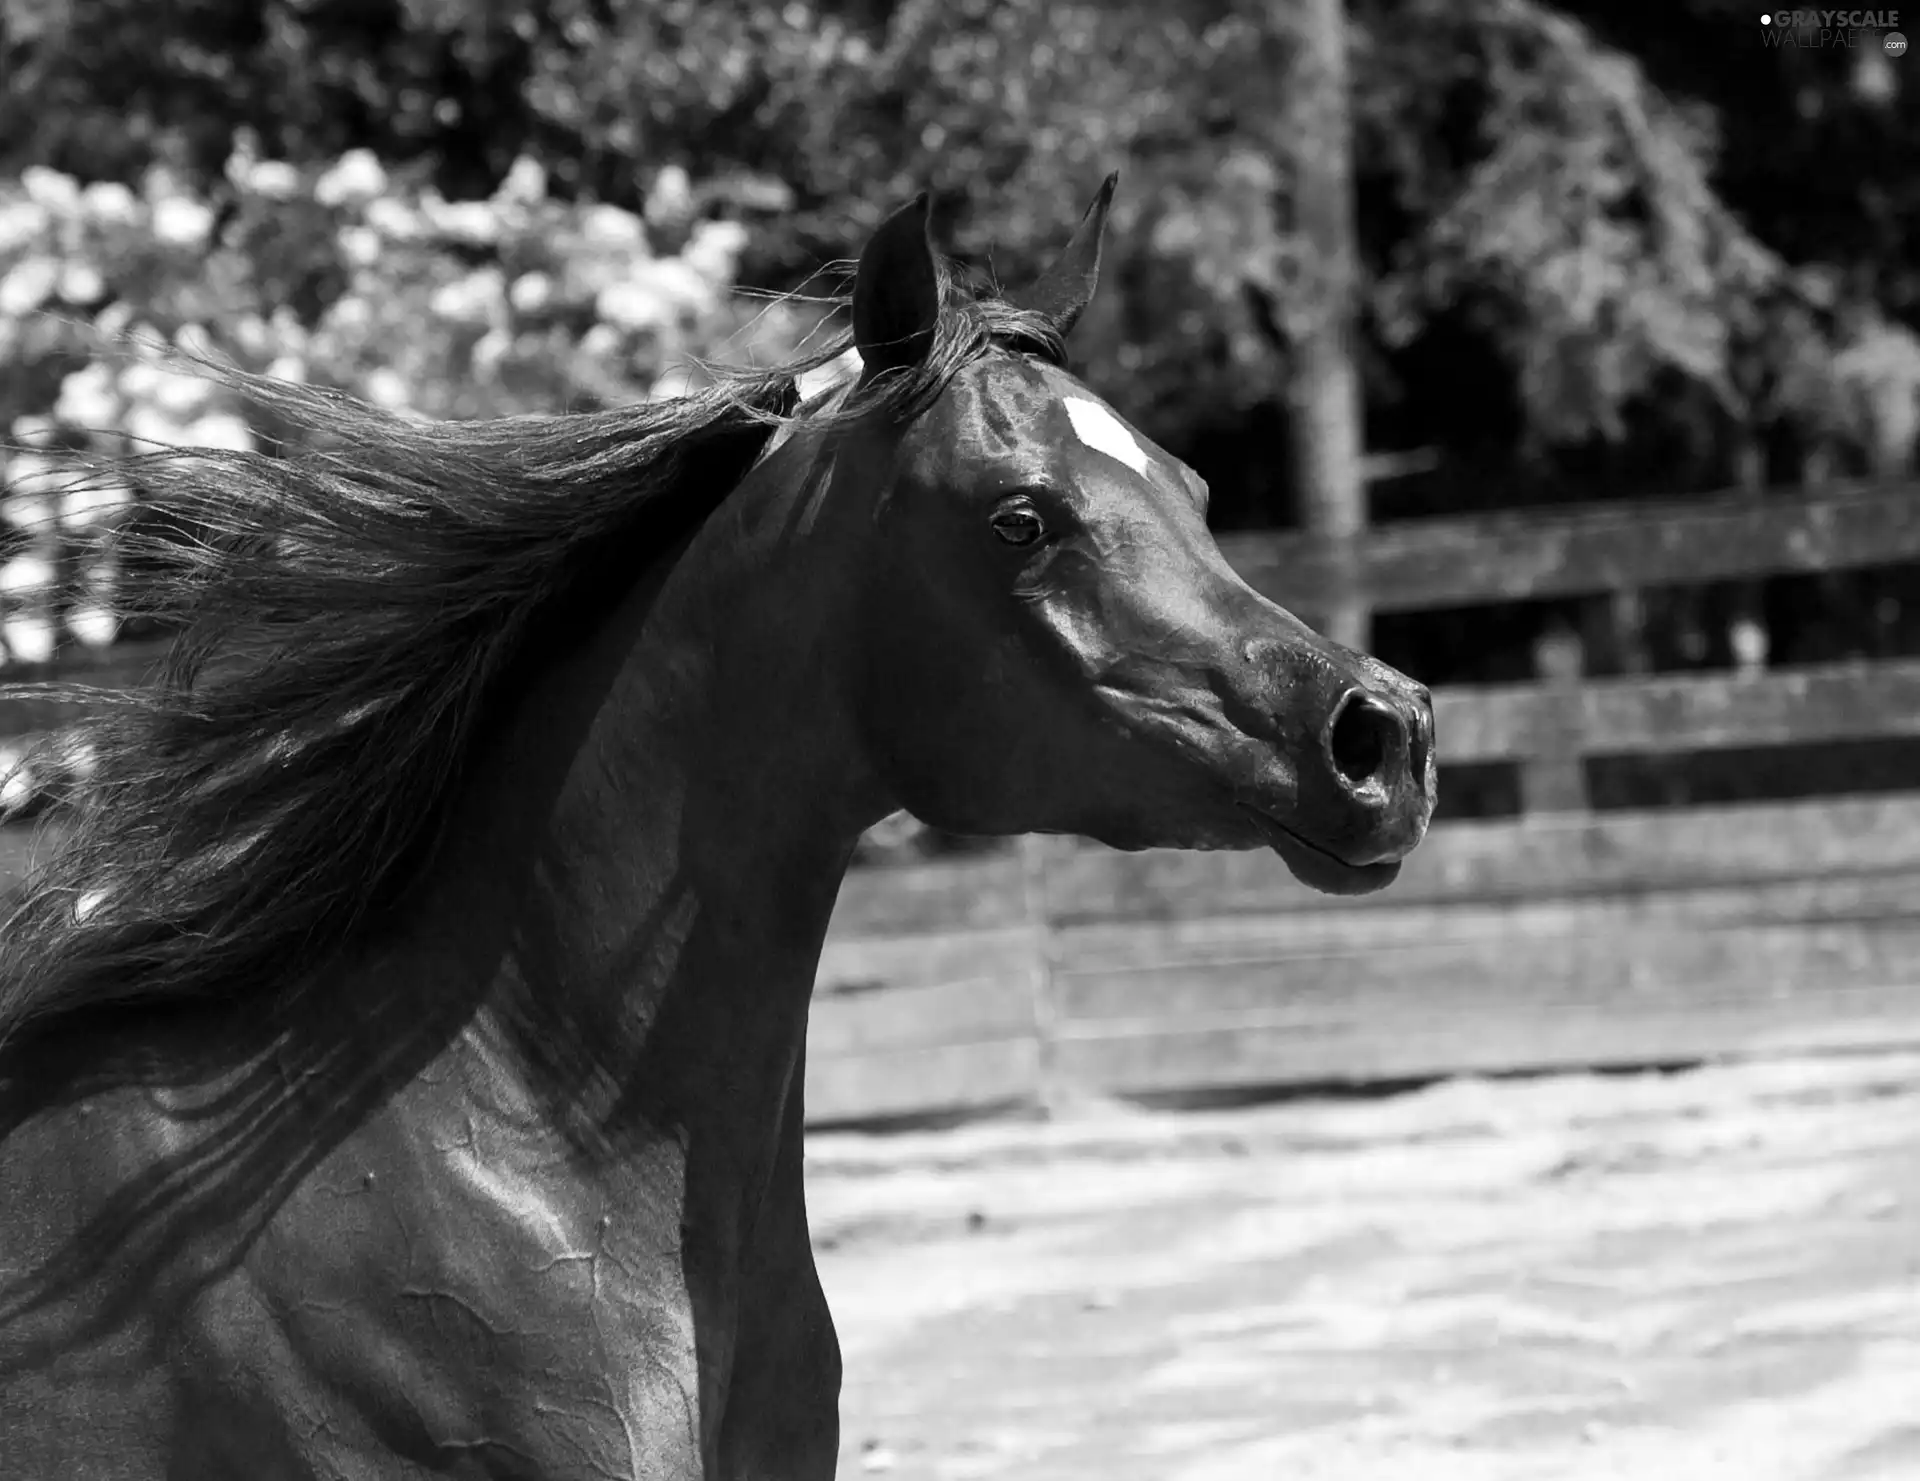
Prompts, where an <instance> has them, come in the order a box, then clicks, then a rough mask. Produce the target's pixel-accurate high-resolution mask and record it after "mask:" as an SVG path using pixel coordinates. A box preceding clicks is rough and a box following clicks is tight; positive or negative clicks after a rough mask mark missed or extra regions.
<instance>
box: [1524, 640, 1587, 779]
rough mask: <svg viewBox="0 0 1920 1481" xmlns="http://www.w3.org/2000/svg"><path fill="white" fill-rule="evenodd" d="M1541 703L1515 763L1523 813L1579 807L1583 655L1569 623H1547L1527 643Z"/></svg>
mask: <svg viewBox="0 0 1920 1481" xmlns="http://www.w3.org/2000/svg"><path fill="white" fill-rule="evenodd" d="M1533 657H1534V666H1535V668H1536V670H1537V671H1538V673H1539V675H1540V688H1541V692H1542V699H1543V700H1544V704H1543V706H1542V713H1541V716H1540V726H1539V728H1538V729H1537V730H1535V732H1534V734H1533V736H1532V738H1531V739H1532V748H1531V752H1530V754H1529V755H1528V756H1527V758H1526V759H1525V760H1524V761H1522V762H1521V763H1520V806H1521V809H1522V811H1524V812H1527V813H1542V812H1562V813H1564V812H1585V811H1586V810H1587V776H1586V769H1585V767H1584V766H1583V765H1582V758H1581V741H1582V735H1581V729H1582V727H1581V723H1580V722H1581V696H1580V682H1581V678H1582V675H1583V674H1584V672H1585V670H1586V655H1585V651H1584V649H1583V646H1582V644H1581V642H1580V635H1579V634H1578V633H1576V632H1574V631H1573V629H1572V628H1569V627H1564V626H1556V627H1552V628H1549V629H1548V630H1547V631H1546V632H1545V633H1543V634H1542V635H1541V637H1540V640H1539V641H1538V642H1537V643H1535V644H1534V647H1533Z"/></svg>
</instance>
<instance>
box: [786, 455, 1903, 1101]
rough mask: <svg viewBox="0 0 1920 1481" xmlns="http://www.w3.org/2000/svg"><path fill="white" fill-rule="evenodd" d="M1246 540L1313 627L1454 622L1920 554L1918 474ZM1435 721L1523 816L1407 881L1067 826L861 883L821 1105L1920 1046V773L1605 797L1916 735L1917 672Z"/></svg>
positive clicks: (1442, 851) (1758, 683)
mask: <svg viewBox="0 0 1920 1481" xmlns="http://www.w3.org/2000/svg"><path fill="white" fill-rule="evenodd" d="M1222 544H1223V546H1224V547H1225V549H1226V551H1227V554H1228V558H1229V559H1230V560H1231V561H1232V562H1233V564H1234V565H1235V566H1236V568H1237V569H1239V570H1240V571H1241V573H1242V574H1243V575H1245V576H1246V577H1247V578H1248V580H1250V581H1251V582H1252V583H1253V584H1254V585H1255V586H1257V587H1259V588H1260V589H1261V590H1263V591H1265V592H1267V593H1268V594H1269V595H1271V596H1273V597H1274V598H1275V599H1277V600H1280V601H1282V602H1285V603H1286V604H1288V605H1289V606H1292V607H1294V608H1295V609H1296V610H1299V611H1302V612H1303V613H1312V612H1313V611H1315V610H1316V609H1318V608H1321V607H1323V606H1324V605H1326V604H1328V603H1330V602H1331V601H1332V599H1333V598H1334V597H1335V596H1336V594H1337V593H1338V592H1339V591H1341V590H1342V589H1343V587H1342V582H1343V581H1344V582H1347V583H1352V584H1355V585H1357V586H1358V587H1359V589H1360V591H1361V592H1362V593H1363V595H1364V597H1365V600H1366V601H1367V603H1368V604H1369V605H1370V606H1371V607H1372V608H1373V610H1375V611H1389V612H1409V611H1413V612H1417V611H1431V610H1437V609H1444V608H1448V607H1462V606H1469V605H1478V604H1483V603H1489V602H1499V601H1516V600H1527V599H1534V598H1545V597H1566V596H1583V595H1589V594H1602V593H1607V592H1611V591H1616V590H1620V589H1623V588H1631V587H1647V586H1658V585H1684V584H1691V583H1697V582H1704V581H1709V580H1714V579H1722V578H1734V577H1758V576H1764V575H1772V574H1776V573H1789V572H1814V571H1826V570H1836V569H1845V568H1858V567H1866V566H1876V565H1883V564H1889V563H1896V562H1904V561H1914V560H1920V487H1915V486H1913V485H1897V486H1887V485H1881V486H1848V487H1835V488H1829V489H1824V490H1820V491H1816V492H1810V493H1794V494H1783V495H1774V496H1769V497H1766V498H1763V499H1756V498H1754V497H1752V496H1751V495H1746V494H1742V495H1738V496H1733V497H1728V498H1723V499H1710V500H1700V501H1694V502H1688V503H1664V504H1658V505H1647V506H1639V507H1626V506H1621V505H1612V504H1610V505H1605V506H1598V507H1593V508H1586V509H1570V510H1565V511H1561V512H1555V513H1547V514H1542V513H1537V512H1530V513H1526V514H1521V515H1511V516H1501V517H1491V518H1475V519H1432V520H1419V521H1407V522H1405V523H1401V524H1397V525H1390V526H1386V527H1383V528H1380V529H1378V530H1376V531H1374V532H1371V533H1370V534H1369V535H1367V536H1366V537H1364V538H1363V539H1362V540H1361V541H1360V542H1358V543H1357V544H1356V545H1355V546H1353V547H1349V548H1347V549H1343V550H1334V549H1328V548H1326V547H1324V546H1318V547H1317V546H1316V545H1315V544H1314V543H1313V542H1311V541H1309V540H1307V539H1305V538H1301V537H1295V536H1275V535H1240V536H1231V537H1228V538H1227V539H1225V540H1224V541H1223V542H1222ZM1347 589H1350V587H1349V588H1347ZM1435 706H1436V711H1437V717H1436V718H1437V728H1438V734H1439V747H1440V756H1441V770H1442V775H1443V777H1444V775H1445V773H1446V769H1447V768H1448V767H1457V766H1461V765H1467V764H1473V763H1487V762H1506V763H1514V764H1517V765H1518V767H1519V768H1520V772H1521V788H1520V792H1521V796H1522V798H1523V801H1524V803H1525V806H1526V813H1525V815H1523V816H1522V817H1520V818H1519V819H1516V820H1501V821H1487V822H1483V821H1474V822H1455V823H1447V824H1442V825H1439V826H1436V828H1435V829H1434V830H1433V833H1432V834H1431V836H1430V837H1429V839H1428V841H1427V842H1426V843H1425V844H1424V845H1423V846H1422V847H1421V848H1420V850H1419V851H1418V852H1417V853H1416V854H1415V855H1414V856H1413V858H1412V859H1411V860H1410V861H1409V862H1408V864H1407V866H1406V869H1405V870H1404V872H1403V874H1402V876H1401V878H1400V880H1399V882H1398V883H1396V884H1395V885H1394V886H1393V888H1391V889H1390V890H1388V891H1386V892H1385V893H1384V894H1381V895H1375V896H1369V897H1366V898H1364V899H1360V900H1336V899H1330V898H1328V897H1325V896H1319V895H1314V894H1312V893H1310V892H1308V891H1307V890H1306V889H1304V888H1303V887H1301V886H1299V885H1297V884H1295V883H1293V882H1292V881H1291V879H1290V878H1289V877H1288V876H1287V875H1286V872H1285V870H1284V868H1283V867H1282V866H1281V865H1280V864H1279V862H1278V861H1277V860H1275V859H1272V858H1270V857H1267V856H1264V855H1259V854H1233V855H1222V854H1180V853H1171V852H1169V853H1146V854H1120V853H1116V852H1113V851H1110V850H1107V849H1103V848H1099V847H1097V846H1093V845H1089V844H1084V843H1077V842H1073V841H1067V840H1037V839H1029V840H1024V841H1023V843H1022V845H1021V848H1020V850H1019V851H1018V852H1017V853H1015V854H1012V855H1009V856H1006V857H995V858H987V859H973V860H968V861H966V862H961V863H951V864H928V865H923V866H919V867H915V868H910V869H900V870H866V871H860V872H857V873H856V874H854V875H853V876H852V877H850V878H849V880H848V881H847V885H846V887H845V889H844V891H843V892H842V897H841V901H840V908H839V912H838V915H837V916H836V918H835V923H834V930H833V934H832V936H831V938H830V940H829V943H828V947H827V952H826V956H825V959H824V961H823V962H822V966H821V973H820V981H819V988H818V991H817V992H816V995H815V1000H814V1010H813V1026H812V1030H811V1033H810V1037H809V1055H810V1061H809V1084H808V1093H809V1097H810V1099H809V1111H810V1115H811V1116H812V1117H813V1118H814V1119H815V1120H817V1121H835V1120H862V1119H867V1118H879V1117H886V1116H907V1115H916V1114H924V1113H940V1112H959V1111H966V1110H971V1109H984V1108H987V1107H991V1106H996V1105H1009V1104H1023V1103H1024V1104H1031V1103H1035V1102H1042V1103H1044V1102H1049V1101H1058V1100H1060V1099H1063V1098H1071V1097H1073V1096H1075V1095H1078V1094H1085V1093H1089V1092H1092V1093H1105V1094H1124V1095H1143V1096H1154V1095H1158V1096H1170V1097H1178V1096H1190V1095H1193V1094H1195V1093H1204V1092H1210V1091H1239V1090H1258V1089H1269V1088H1280V1087H1286V1086H1298V1085H1309V1084H1328V1083H1337V1082H1365V1081H1379V1080H1397V1079H1403V1078H1417V1077H1423V1076H1430V1075H1446V1074H1456V1073H1466V1072H1510V1071H1526V1070H1537V1069H1546V1068H1566V1067H1608V1066H1627V1065H1647V1064H1670V1063H1685V1062H1691V1061H1694V1060H1698V1059H1703V1058H1715V1057H1723V1056H1731V1055H1740V1054H1755V1053H1769V1052H1788V1051H1810V1050H1821V1049H1857V1048H1867V1047H1874V1046H1880V1045H1887V1044H1893V1043H1912V1042H1916V1041H1920V774H1916V776H1915V777H1914V780H1913V790H1912V791H1911V792H1906V793H1899V794H1894V795H1886V796H1877V797H1860V798H1844V799H1839V798H1836V799H1821V800H1815V801H1801V802H1772V803H1751V804H1744V805H1739V806H1725V807H1710V808H1709V807H1689V808H1674V809H1665V810H1660V811H1648V812H1635V813H1627V812H1611V813H1593V812H1590V811H1588V810H1587V809H1586V798H1585V789H1584V763H1585V762H1586V761H1587V760H1589V759H1591V758H1599V757H1617V756H1633V755H1647V754H1673V753H1684V752H1712V751H1721V750H1727V749H1736V748H1737V749H1752V748H1765V747H1775V746H1792V745H1805V744H1810V743H1819V742H1831V741H1850V740H1864V739H1885V738H1889V737H1902V736H1904V737H1915V736H1920V660H1914V659H1903V660H1895V661H1886V662H1877V663H1864V662H1863V663H1848V664H1836V665H1830V666H1822V667H1813V668H1801V669H1791V670H1784V669H1783V670H1774V671H1771V672H1759V673H1753V674H1749V675H1744V676H1742V675H1734V674H1727V673H1716V674H1707V675H1687V676H1651V677H1649V676H1640V677H1628V678H1606V679H1588V680H1584V681H1583V680H1581V679H1579V678H1578V677H1577V676H1569V675H1566V674H1561V675H1560V676H1558V677H1556V678H1554V679H1550V680H1544V681H1541V682H1536V683H1529V684H1517V685H1509V686H1498V687H1483V688H1472V689H1465V688H1460V689H1451V690H1443V691H1441V692H1439V693H1437V694H1436V695H1435ZM1443 786H1444V782H1443Z"/></svg>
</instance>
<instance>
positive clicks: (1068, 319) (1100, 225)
mask: <svg viewBox="0 0 1920 1481" xmlns="http://www.w3.org/2000/svg"><path fill="white" fill-rule="evenodd" d="M1119 183H1120V172H1119V171H1118V170H1115V171H1114V172H1113V173H1112V174H1111V175H1109V176H1107V178H1106V181H1105V182H1104V183H1103V184H1102V185H1101V187H1100V193H1099V194H1098V195H1096V196H1095V197H1094V198H1093V204H1092V205H1090V206H1088V207H1087V214H1086V215H1084V216H1082V217H1081V218H1080V225H1079V227H1078V228H1077V229H1076V230H1075V231H1074V233H1073V240H1072V241H1070V242H1068V243H1067V246H1066V250H1065V251H1063V252H1062V253H1061V254H1060V255H1059V256H1058V257H1057V258H1055V259H1054V263H1053V266H1052V267H1050V268H1048V269H1047V270H1046V271H1045V272H1043V273H1042V274H1040V279H1039V281H1038V282H1036V283H1035V284H1034V285H1033V286H1032V287H1031V288H1028V289H1027V290H1026V291H1025V292H1024V293H1019V294H1009V295H1008V300H1009V302H1011V303H1013V304H1014V305H1015V306H1016V307H1018V308H1023V309H1031V310H1033V311H1034V312H1035V313H1037V314H1042V315H1044V316H1045V317H1046V318H1047V319H1048V320H1050V321H1051V322H1052V324H1053V327H1054V328H1055V329H1057V330H1058V331H1059V332H1060V337H1061V338H1062V339H1065V338H1066V337H1067V335H1069V334H1071V333H1072V332H1073V326H1074V325H1075V324H1077V323H1078V322H1079V321H1080V315H1081V313H1082V312H1084V311H1085V309H1086V307H1087V305H1088V304H1090V303H1092V302H1093V290H1094V289H1095V288H1097V287H1098V286H1099V284H1100V242H1101V239H1102V238H1103V237H1105V236H1106V234H1107V208H1108V207H1109V206H1111V205H1112V204H1113V188H1114V186H1116V185H1118V184H1119Z"/></svg>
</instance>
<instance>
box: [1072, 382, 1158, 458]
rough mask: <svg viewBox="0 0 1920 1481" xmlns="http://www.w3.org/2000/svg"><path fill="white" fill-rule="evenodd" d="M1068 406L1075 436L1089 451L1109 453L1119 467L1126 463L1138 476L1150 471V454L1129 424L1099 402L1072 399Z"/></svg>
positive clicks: (1077, 398)
mask: <svg viewBox="0 0 1920 1481" xmlns="http://www.w3.org/2000/svg"><path fill="white" fill-rule="evenodd" d="M1066 406H1067V418H1068V420H1069V421H1071V422H1072V423H1073V431H1074V435H1075V436H1076V437H1078V438H1079V439H1080V440H1081V441H1082V442H1084V443H1086V445H1087V446H1088V447H1090V448H1092V449H1093V450H1094V451H1095V452H1100V453H1105V454H1106V455H1107V456H1108V457H1110V458H1112V459H1113V460H1114V461H1115V462H1117V463H1125V464H1126V465H1127V466H1128V467H1129V468H1131V469H1133V471H1134V472H1135V473H1145V472H1146V471H1147V450H1146V449H1145V448H1143V447H1142V446H1140V443H1139V441H1138V440H1137V439H1136V438H1135V437H1134V435H1133V433H1131V432H1129V431H1128V430H1127V425H1126V423H1125V422H1123V421H1121V420H1120V418H1118V417H1117V416H1115V415H1114V414H1113V413H1112V412H1110V411H1108V410H1107V409H1106V407H1104V406H1102V405H1100V403H1099V402H1097V401H1086V400H1083V399H1082V398H1080V397H1078V396H1069V397H1067V398H1066Z"/></svg>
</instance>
